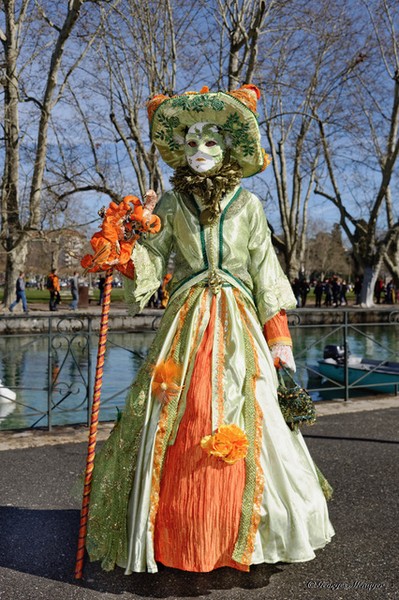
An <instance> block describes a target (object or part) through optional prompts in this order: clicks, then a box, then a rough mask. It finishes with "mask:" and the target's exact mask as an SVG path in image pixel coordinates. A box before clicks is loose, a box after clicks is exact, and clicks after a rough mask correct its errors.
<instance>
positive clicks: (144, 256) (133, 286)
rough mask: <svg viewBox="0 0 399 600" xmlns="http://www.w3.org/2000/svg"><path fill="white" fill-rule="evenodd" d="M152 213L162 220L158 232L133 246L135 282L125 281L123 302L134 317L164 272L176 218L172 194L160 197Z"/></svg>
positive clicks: (159, 282) (157, 284)
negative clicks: (124, 301)
mask: <svg viewBox="0 0 399 600" xmlns="http://www.w3.org/2000/svg"><path fill="white" fill-rule="evenodd" d="M154 213H155V214H157V215H158V216H159V218H160V219H161V230H160V231H159V233H156V234H154V235H151V234H148V237H147V238H146V239H145V240H142V241H140V242H138V243H137V244H136V245H135V246H134V248H133V252H132V261H133V264H134V278H133V279H129V278H127V277H124V283H125V285H124V287H125V300H126V302H127V304H128V306H129V312H130V313H131V314H133V315H135V314H137V313H139V312H141V311H142V310H143V308H145V306H146V305H147V303H148V301H149V299H150V298H151V296H152V295H153V294H154V293H155V292H156V291H157V290H158V288H159V286H160V284H161V281H162V279H163V277H164V275H165V273H166V270H167V266H168V259H169V256H170V254H171V251H172V247H173V220H174V215H175V214H176V197H175V195H174V193H173V192H167V193H166V194H164V195H163V196H162V198H161V200H160V201H159V203H158V205H157V207H156V209H155V211H154Z"/></svg>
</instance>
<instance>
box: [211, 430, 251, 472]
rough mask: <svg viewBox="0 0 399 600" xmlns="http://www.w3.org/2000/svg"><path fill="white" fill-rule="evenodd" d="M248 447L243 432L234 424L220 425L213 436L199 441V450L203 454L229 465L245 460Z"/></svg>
mask: <svg viewBox="0 0 399 600" xmlns="http://www.w3.org/2000/svg"><path fill="white" fill-rule="evenodd" d="M248 446H249V444H248V439H247V436H246V435H245V433H244V431H243V430H242V429H240V428H239V427H238V426H237V425H234V424H231V425H221V426H220V427H219V429H217V430H216V431H215V433H214V434H213V435H207V436H205V437H203V438H202V440H201V448H202V449H203V450H205V452H207V453H208V454H209V455H210V456H215V457H216V458H220V459H221V460H223V461H224V462H226V463H227V464H229V465H233V464H234V463H236V462H237V461H238V460H241V459H242V458H245V457H246V455H247V452H248Z"/></svg>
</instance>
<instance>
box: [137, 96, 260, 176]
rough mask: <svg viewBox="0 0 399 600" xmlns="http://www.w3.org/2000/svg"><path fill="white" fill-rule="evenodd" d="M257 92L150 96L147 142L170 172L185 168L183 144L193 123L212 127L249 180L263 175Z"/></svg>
mask: <svg viewBox="0 0 399 600" xmlns="http://www.w3.org/2000/svg"><path fill="white" fill-rule="evenodd" d="M259 98H260V91H259V89H258V88H257V87H256V86H255V85H243V86H242V87H240V88H239V89H238V90H234V91H232V92H210V91H209V89H208V88H207V87H204V88H202V90H201V91H200V92H186V93H184V94H182V95H180V96H172V97H169V96H164V95H162V94H159V95H157V96H154V98H152V99H151V100H150V101H149V102H148V103H147V110H148V119H149V122H150V127H151V139H152V141H153V142H154V144H155V145H156V147H157V148H158V150H159V152H160V154H161V156H162V158H163V160H164V161H165V162H166V163H167V164H168V165H169V166H170V167H172V168H173V169H176V168H177V167H181V166H184V165H185V164H187V161H186V155H185V152H184V140H185V135H186V133H187V130H188V129H189V128H190V127H191V126H192V125H194V124H195V123H199V122H201V123H204V122H207V123H214V124H216V125H217V126H218V128H219V130H220V132H221V133H222V134H223V135H224V136H225V139H226V142H227V145H228V146H229V147H230V151H231V158H232V160H236V161H237V162H238V163H239V165H240V167H241V168H242V171H243V177H250V176H251V175H256V173H259V172H260V171H263V169H265V168H266V167H267V165H268V164H269V163H270V157H269V156H268V155H267V154H266V153H265V151H264V150H263V148H262V146H261V139H260V131H259V125H258V119H257V115H256V104H257V101H258V100H259Z"/></svg>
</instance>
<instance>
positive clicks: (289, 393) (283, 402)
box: [277, 367, 316, 431]
mask: <svg viewBox="0 0 399 600" xmlns="http://www.w3.org/2000/svg"><path fill="white" fill-rule="evenodd" d="M277 376H278V380H279V386H278V388H277V397H278V402H279V405H280V410H281V412H282V414H283V417H284V420H285V422H286V423H287V425H288V427H289V428H290V429H291V431H298V430H299V426H300V425H304V424H306V425H313V423H315V422H316V410H315V407H314V403H313V400H312V398H311V397H310V396H309V394H308V392H307V391H306V390H304V389H303V388H302V387H301V386H300V385H298V384H297V383H296V381H295V380H294V379H293V377H292V375H291V374H290V372H289V371H288V370H287V369H285V368H284V367H281V368H279V369H278V370H277Z"/></svg>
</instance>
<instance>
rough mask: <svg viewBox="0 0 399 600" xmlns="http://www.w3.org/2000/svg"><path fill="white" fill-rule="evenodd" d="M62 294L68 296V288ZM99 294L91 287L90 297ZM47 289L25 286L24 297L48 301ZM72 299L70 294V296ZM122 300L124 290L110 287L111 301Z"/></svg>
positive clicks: (0, 293)
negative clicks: (91, 294)
mask: <svg viewBox="0 0 399 600" xmlns="http://www.w3.org/2000/svg"><path fill="white" fill-rule="evenodd" d="M62 294H63V295H64V294H65V296H68V290H67V289H64V290H62ZM99 295H100V292H99V291H98V289H97V288H93V296H92V298H93V299H94V300H98V298H99ZM69 296H70V294H69ZM49 297H50V294H49V291H48V290H36V289H34V288H27V289H26V298H27V300H28V304H29V303H30V304H35V303H43V302H45V303H46V302H48V301H49ZM71 299H72V296H71ZM2 300H3V289H0V301H2ZM123 300H124V290H123V289H122V288H112V292H111V301H114V302H115V301H122V302H123Z"/></svg>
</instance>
